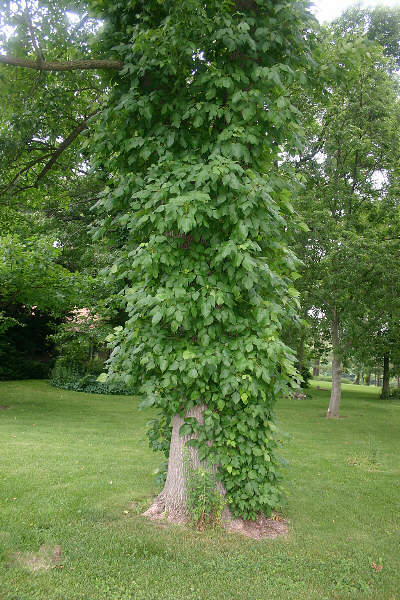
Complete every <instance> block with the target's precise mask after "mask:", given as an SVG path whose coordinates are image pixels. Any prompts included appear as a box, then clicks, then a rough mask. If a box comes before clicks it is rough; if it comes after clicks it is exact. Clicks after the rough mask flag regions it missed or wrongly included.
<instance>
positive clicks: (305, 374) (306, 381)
mask: <svg viewBox="0 0 400 600" xmlns="http://www.w3.org/2000/svg"><path fill="white" fill-rule="evenodd" d="M300 375H301V376H302V378H303V381H302V382H301V384H300V387H302V388H303V389H305V388H308V387H310V379H312V374H311V371H310V369H309V368H308V367H305V366H304V367H303V368H302V369H301V373H300Z"/></svg>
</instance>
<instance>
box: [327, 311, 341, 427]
mask: <svg viewBox="0 0 400 600" xmlns="http://www.w3.org/2000/svg"><path fill="white" fill-rule="evenodd" d="M331 335H332V347H333V356H332V391H331V398H330V402H329V408H328V412H327V413H326V416H327V417H328V418H338V417H339V407H340V400H341V397H342V365H341V361H340V358H339V354H338V348H339V323H338V319H337V316H336V314H335V315H334V318H333V320H332V322H331Z"/></svg>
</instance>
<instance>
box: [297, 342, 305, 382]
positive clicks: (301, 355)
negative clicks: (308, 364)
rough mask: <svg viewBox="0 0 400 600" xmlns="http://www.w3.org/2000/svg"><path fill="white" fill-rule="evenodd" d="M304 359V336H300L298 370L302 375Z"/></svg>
mask: <svg viewBox="0 0 400 600" xmlns="http://www.w3.org/2000/svg"><path fill="white" fill-rule="evenodd" d="M303 360H304V336H303V335H302V336H300V340H299V347H298V349H297V370H298V372H299V374H300V375H301V372H302V370H303Z"/></svg>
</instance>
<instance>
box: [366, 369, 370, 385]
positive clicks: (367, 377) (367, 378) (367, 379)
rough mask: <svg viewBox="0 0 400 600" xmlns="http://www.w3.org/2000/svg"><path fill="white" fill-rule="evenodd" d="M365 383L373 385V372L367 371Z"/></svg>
mask: <svg viewBox="0 0 400 600" xmlns="http://www.w3.org/2000/svg"><path fill="white" fill-rule="evenodd" d="M365 385H371V372H369V373H367V376H366V378H365Z"/></svg>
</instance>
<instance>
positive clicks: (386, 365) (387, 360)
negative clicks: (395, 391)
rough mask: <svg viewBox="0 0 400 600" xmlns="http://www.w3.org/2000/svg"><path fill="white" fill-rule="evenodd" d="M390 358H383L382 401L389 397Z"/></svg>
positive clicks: (386, 355) (387, 355)
mask: <svg viewBox="0 0 400 600" xmlns="http://www.w3.org/2000/svg"><path fill="white" fill-rule="evenodd" d="M389 367H390V356H389V354H385V356H384V357H383V379H382V392H381V398H382V400H389V395H390V374H389V371H390V368H389Z"/></svg>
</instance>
